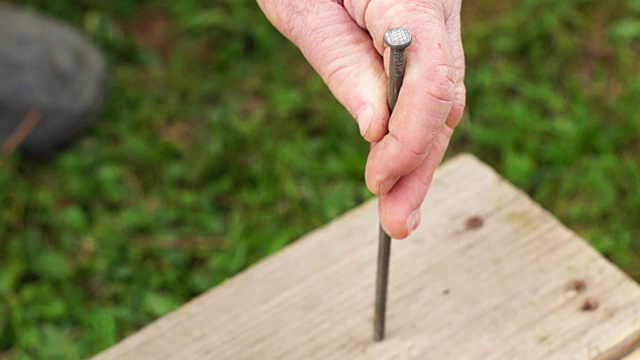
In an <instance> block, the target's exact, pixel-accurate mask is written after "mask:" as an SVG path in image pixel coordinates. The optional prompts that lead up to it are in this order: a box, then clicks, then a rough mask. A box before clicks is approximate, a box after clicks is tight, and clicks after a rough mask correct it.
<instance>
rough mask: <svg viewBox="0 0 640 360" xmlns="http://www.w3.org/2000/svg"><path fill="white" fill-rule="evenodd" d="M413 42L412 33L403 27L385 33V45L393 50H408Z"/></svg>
mask: <svg viewBox="0 0 640 360" xmlns="http://www.w3.org/2000/svg"><path fill="white" fill-rule="evenodd" d="M411 40H412V37H411V33H410V32H409V30H407V29H405V28H403V27H394V28H391V29H389V30H387V32H386V33H384V43H385V44H387V46H388V47H390V48H391V49H393V50H404V49H406V48H407V46H409V45H411Z"/></svg>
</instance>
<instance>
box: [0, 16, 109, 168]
mask: <svg viewBox="0 0 640 360" xmlns="http://www.w3.org/2000/svg"><path fill="white" fill-rule="evenodd" d="M107 73H108V66H107V62H106V61H105V59H104V57H103V56H102V54H101V53H100V51H99V50H97V49H96V48H95V47H94V46H93V45H92V44H91V42H90V41H89V40H88V39H87V38H86V37H85V36H83V35H82V34H81V33H80V32H78V31H77V30H75V29H73V28H72V27H70V26H68V25H66V24H64V23H62V22H60V21H58V20H55V19H53V18H51V17H48V16H44V15H40V14H37V13H36V12H34V11H31V10H27V9H23V8H18V7H8V6H0V144H2V143H4V142H5V141H6V139H7V138H8V137H9V136H10V135H11V134H12V133H13V132H14V131H15V130H16V128H18V127H19V126H20V124H21V123H22V122H23V121H24V119H25V117H26V116H27V114H28V113H29V112H30V111H32V110H41V111H42V114H43V115H42V117H41V118H40V120H39V122H38V123H37V126H36V127H35V128H34V129H33V130H32V131H31V132H30V133H29V135H28V136H27V137H26V138H25V139H24V141H23V142H22V143H21V145H20V149H21V150H23V151H24V152H26V153H28V154H31V155H36V156H43V155H49V154H51V153H52V152H53V151H55V150H56V149H58V148H59V147H61V146H63V145H65V144H67V143H69V142H71V141H72V140H73V139H75V138H76V137H77V136H78V135H80V134H81V133H82V132H83V131H85V130H86V129H88V128H89V127H90V126H91V125H92V124H93V123H94V122H95V121H96V120H97V118H98V116H99V115H100V113H101V111H102V108H103V106H104V103H105V101H106V98H107V87H108V86H107Z"/></svg>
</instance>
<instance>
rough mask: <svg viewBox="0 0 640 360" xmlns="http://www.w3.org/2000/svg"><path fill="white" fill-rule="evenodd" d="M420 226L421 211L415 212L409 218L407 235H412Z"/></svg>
mask: <svg viewBox="0 0 640 360" xmlns="http://www.w3.org/2000/svg"><path fill="white" fill-rule="evenodd" d="M418 224H420V209H417V210H413V211H412V212H411V214H410V215H409V217H408V218H407V225H406V226H407V233H408V234H411V233H412V232H413V230H415V229H416V228H417V227H418Z"/></svg>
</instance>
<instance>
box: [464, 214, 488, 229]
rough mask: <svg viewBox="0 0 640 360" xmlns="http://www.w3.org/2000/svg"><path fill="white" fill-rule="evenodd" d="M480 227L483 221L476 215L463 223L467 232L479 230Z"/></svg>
mask: <svg viewBox="0 0 640 360" xmlns="http://www.w3.org/2000/svg"><path fill="white" fill-rule="evenodd" d="M482 225H484V219H483V218H482V217H480V216H478V215H474V216H472V217H470V218H468V219H467V220H465V222H464V227H465V228H466V229H467V230H475V229H479V228H481V227H482Z"/></svg>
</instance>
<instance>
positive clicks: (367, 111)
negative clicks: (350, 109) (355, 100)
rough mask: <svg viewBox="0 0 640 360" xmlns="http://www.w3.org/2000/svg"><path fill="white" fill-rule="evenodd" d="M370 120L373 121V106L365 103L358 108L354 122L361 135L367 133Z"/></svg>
mask: <svg viewBox="0 0 640 360" xmlns="http://www.w3.org/2000/svg"><path fill="white" fill-rule="evenodd" d="M371 121H373V106H371V105H366V106H365V107H364V108H362V109H361V110H360V112H359V113H358V116H356V122H357V123H358V127H359V128H360V135H362V137H365V135H367V132H368V131H369V126H371Z"/></svg>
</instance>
